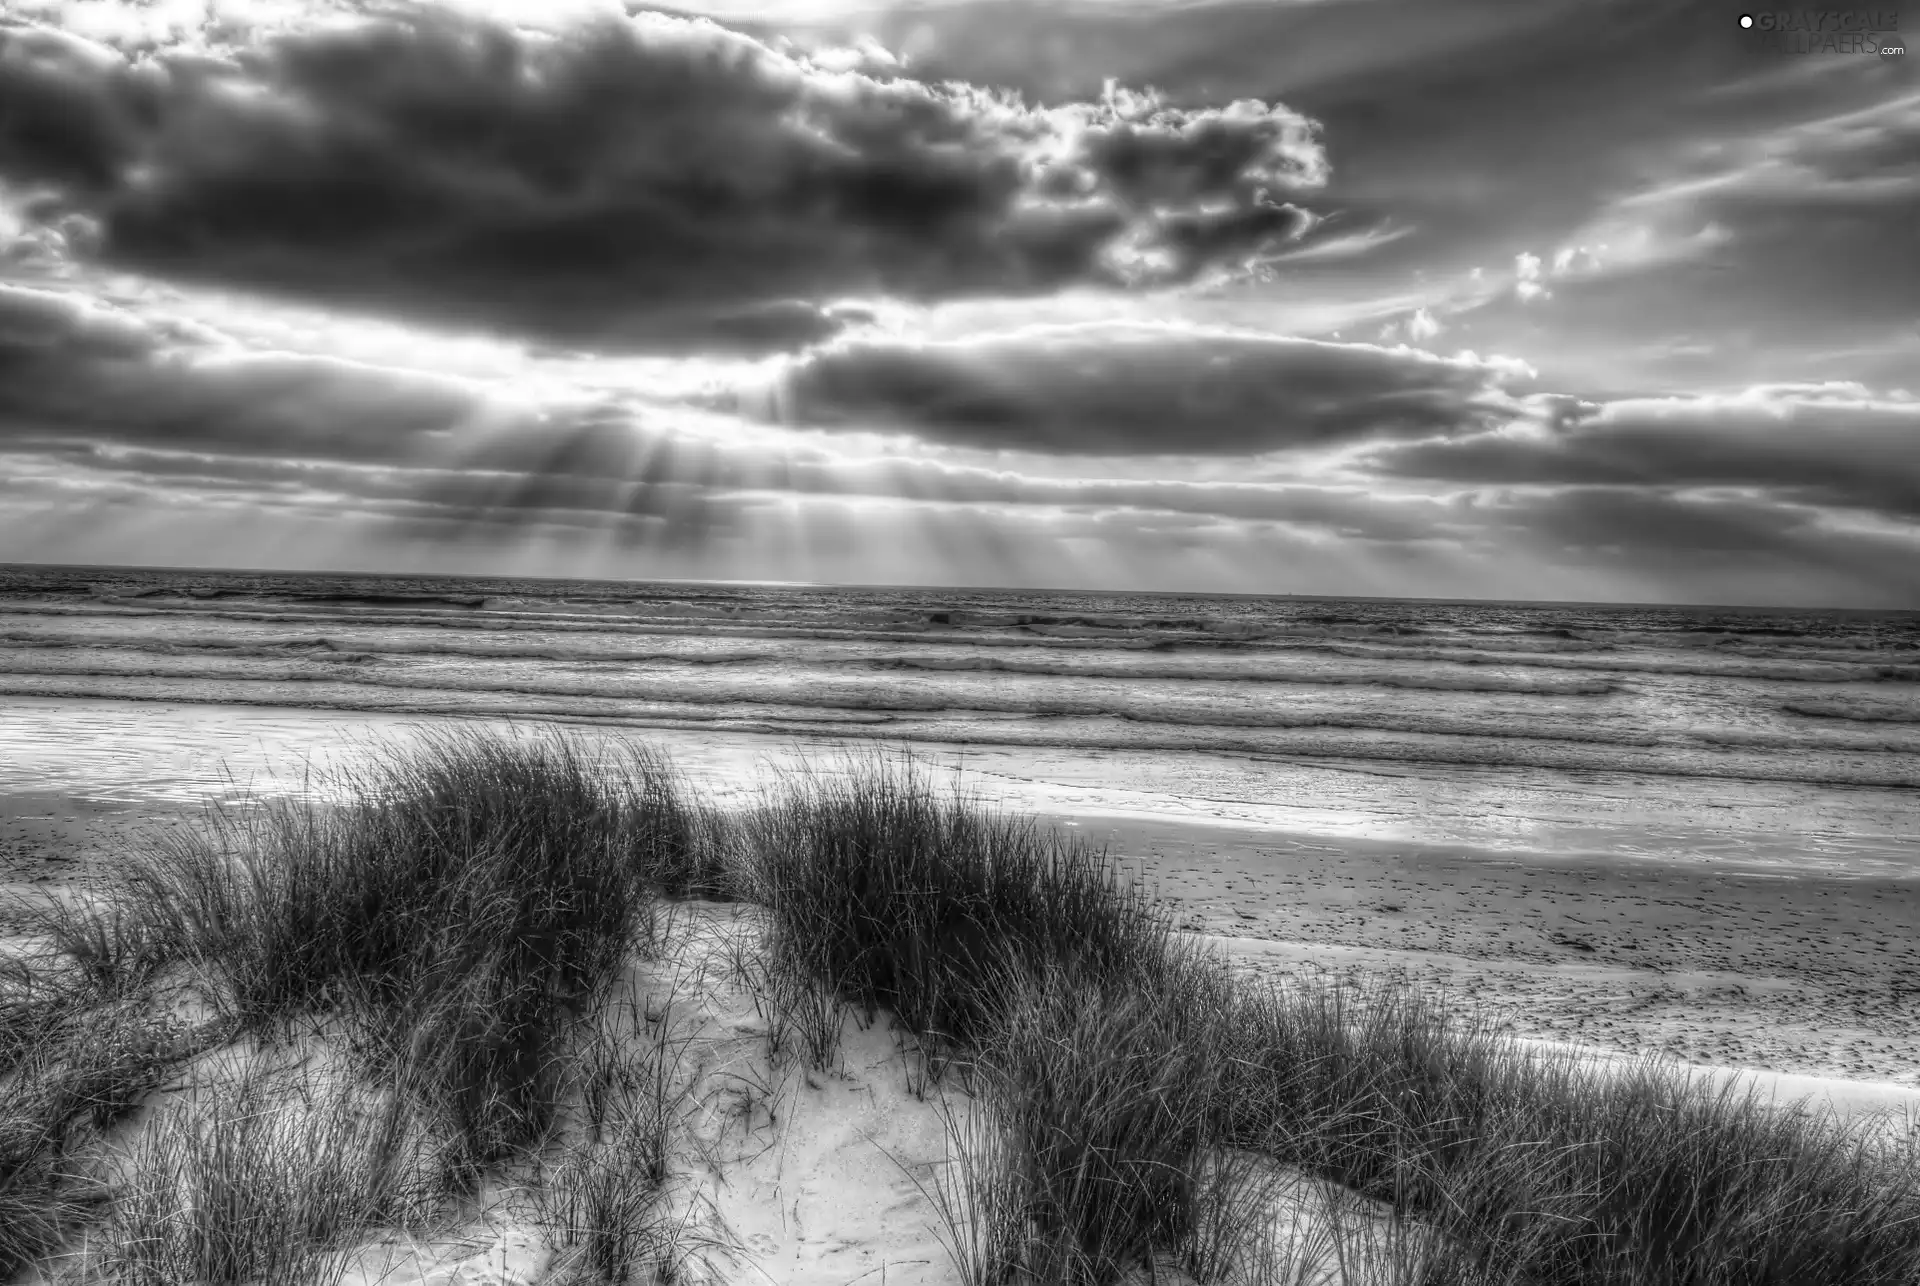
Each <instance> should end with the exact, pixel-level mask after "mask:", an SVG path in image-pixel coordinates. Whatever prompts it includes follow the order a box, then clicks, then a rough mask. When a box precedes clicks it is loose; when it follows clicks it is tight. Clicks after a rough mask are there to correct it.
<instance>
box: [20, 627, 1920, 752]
mask: <svg viewBox="0 0 1920 1286" xmlns="http://www.w3.org/2000/svg"><path fill="white" fill-rule="evenodd" d="M169 659H170V658H168V657H165V656H163V655H157V654H149V655H145V656H134V655H131V654H122V655H121V656H120V657H119V658H117V659H112V660H111V662H109V658H107V657H103V656H94V657H88V656H85V655H84V654H65V653H56V654H53V655H52V656H50V657H47V658H44V659H43V660H42V661H41V662H39V663H38V664H35V663H33V660H32V658H29V657H25V656H22V655H19V654H14V655H7V654H4V653H0V673H8V674H14V675H30V674H39V675H43V676H48V677H54V676H58V677H64V678H69V679H74V680H79V679H95V680H100V681H102V682H104V683H108V684H110V683H112V682H115V681H120V680H128V679H165V680H181V681H192V682H199V683H204V684H217V683H229V682H241V683H263V682H264V683H281V684H291V685H315V684H319V685H325V684H329V683H338V682H342V681H349V682H351V683H353V684H355V685H358V686H363V687H366V688H368V689H410V690H415V691H434V692H445V693H464V694H466V695H467V696H468V697H469V698H472V699H474V700H476V701H484V700H485V699H488V698H490V697H495V696H499V695H503V694H508V695H514V696H522V697H567V698H579V699H590V700H605V701H614V702H631V701H655V702H662V701H663V702H673V703H678V704H684V705H689V706H700V707H715V708H724V707H728V706H747V705H780V706H789V707H795V708H804V709H810V710H816V711H851V712H869V713H874V712H877V713H884V714H889V715H895V716H909V715H911V716H924V715H934V714H939V715H946V716H951V717H954V718H974V717H981V716H985V717H990V718H991V717H1013V718H1022V719H1043V720H1044V719H1088V718H1094V719H1111V720H1117V721H1121V722H1124V723H1129V724H1141V725H1168V726H1178V727H1188V728H1196V729H1205V728H1213V729H1220V730H1236V729H1260V730H1278V729H1286V730H1292V729H1340V730H1346V731H1351V732H1355V733H1370V734H1387V735H1393V736H1402V737H1416V738H1417V737H1451V738H1473V739H1482V740H1489V741H1500V740H1509V739H1518V740H1528V741H1560V742H1572V743H1581V744H1587V745H1593V746H1608V747H1614V748H1622V749H1654V748H1659V747H1663V746H1665V747H1672V746H1674V745H1678V744H1687V743H1707V744H1716V738H1718V739H1719V743H1720V744H1727V745H1745V746H1748V747H1749V748H1756V749H1760V748H1767V749H1778V750H1784V751H1789V752H1793V751H1804V750H1810V749H1822V748H1830V749H1835V750H1845V751H1848V752H1876V753H1877V752H1880V751H1892V752H1896V753H1897V752H1901V751H1908V750H1912V749H1914V748H1915V747H1914V746H1908V745H1903V744H1892V745H1888V744H1883V743H1882V742H1880V741H1871V742H1867V741H1861V740H1859V739H1852V740H1848V741H1846V742H1844V743H1841V744H1835V745H1833V746H1831V747H1825V746H1823V745H1822V744H1821V743H1820V742H1819V741H1818V739H1809V738H1808V737H1805V736H1801V737H1798V738H1794V737H1784V738H1775V739H1774V740H1773V742H1768V741H1766V740H1765V739H1764V738H1759V737H1757V736H1755V735H1752V734H1748V733H1745V732H1743V731H1741V730H1737V729H1736V730H1715V729H1683V730H1676V731H1675V732H1672V733H1669V734H1664V735H1663V734H1662V733H1659V732H1655V731H1649V730H1647V729H1646V728H1645V727H1643V726H1641V725H1639V724H1637V723H1634V722H1625V721H1615V722H1610V723H1609V722H1599V721H1596V720H1594V719H1592V718H1590V717H1587V716H1585V715H1583V714H1574V713H1569V712H1556V711H1552V710H1550V709H1541V708H1534V707H1531V706H1528V707H1524V708H1523V707H1508V708H1502V707H1498V706H1493V705H1483V706H1480V707H1477V708H1466V709H1452V708H1431V709H1425V710H1422V709H1418V708H1409V707H1407V706H1405V705H1392V704H1382V703H1374V704H1367V703H1355V702H1352V701H1344V700H1343V701H1342V702H1340V703H1339V704H1337V705H1334V706H1326V705H1320V706H1316V705H1314V704H1313V703H1311V702H1307V701H1298V700H1294V701H1285V702H1274V703H1272V704H1264V703H1255V702H1247V701H1238V702H1233V701H1219V700H1213V701H1208V700H1164V699H1157V698H1155V697H1153V696H1150V695H1146V696H1143V695H1142V694H1141V693H1139V692H1137V691H1134V690H1129V689H1124V688H1120V689H1113V688H1107V689H1101V688H1092V689H1086V690H1081V691H1073V690H1064V691H1052V692H1047V693H1035V692H1033V691H1031V690H1028V691H1021V690H1016V689H1011V688H1008V687H1005V686H1003V685H999V684H991V683H989V684H973V685H968V686H966V687H964V688H963V687H959V686H955V685H953V684H940V683H926V684H916V685H904V684H899V683H877V684H876V683H873V682H862V681H860V679H859V678H858V677H857V676H849V675H845V674H841V675H835V676H831V677H826V676H821V675H819V674H817V673H812V674H810V673H808V672H806V671H800V670H786V671H775V672H761V673H759V674H758V675H757V676H756V677H755V678H753V679H750V680H748V679H743V680H736V681H733V682H729V683H715V682H712V681H708V680H701V681H689V680H686V679H678V680H676V679H675V678H673V677H672V676H670V675H663V674H660V673H644V674H620V673H617V672H615V673H604V672H598V673H591V674H582V673H578V672H570V671H564V670H562V671H555V670H540V669H533V668H523V670H522V671H521V672H519V673H493V674H483V673H473V672H470V671H458V670H444V669H443V670H439V671H433V670H427V671H422V670H419V669H408V668H399V669H393V670H387V669H383V668H381V667H378V666H374V667H356V668H354V669H353V670H352V672H351V675H350V678H349V676H348V675H343V674H342V673H341V670H340V667H338V666H335V665H330V664H325V663H324V658H323V664H321V665H319V666H317V667H315V666H312V665H311V663H310V661H309V660H308V658H305V657H300V658H297V659H296V658H291V657H288V656H287V654H286V653H284V652H282V653H280V654H278V655H277V656H274V657H269V658H264V659H262V658H254V657H244V656H236V655H231V654H222V655H219V656H217V657H207V656H192V657H181V658H179V662H180V663H179V664H177V665H169V664H166V662H167V661H168V660H169Z"/></svg>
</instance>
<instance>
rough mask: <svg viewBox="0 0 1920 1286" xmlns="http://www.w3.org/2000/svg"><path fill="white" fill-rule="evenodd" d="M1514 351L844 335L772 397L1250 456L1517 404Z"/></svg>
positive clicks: (856, 416) (956, 425)
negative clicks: (1501, 354)
mask: <svg viewBox="0 0 1920 1286" xmlns="http://www.w3.org/2000/svg"><path fill="white" fill-rule="evenodd" d="M1529 374H1531V372H1529V371H1528V370H1527V368H1526V367H1525V365H1524V364H1522V363H1517V362H1512V361H1499V360H1491V359H1485V360H1483V359H1481V358H1478V357H1474V356H1472V355H1470V354H1469V355H1465V356H1461V357H1451V358H1449V357H1441V356H1439V355H1437V354H1434V353H1429V352H1423V351H1420V350H1418V349H1413V348H1405V347H1401V348H1382V347H1378V346H1375V345H1370V344H1339V343H1329V342H1324V341H1319V340H1310V339H1297V338H1289V337H1285V336H1276V335H1268V334H1261V333H1259V332H1251V331H1230V330H1222V329H1217V328H1200V327H1192V326H1175V325H1113V324H1105V325H1083V326H1060V327H1049V328H1038V329H1030V330H1023V331H1017V332H1013V333H1009V334H1002V335H994V336H989V337H985V338H979V339H971V340H966V341H956V342H946V343H913V342H901V341H887V340H853V341H848V342H845V343H840V344H835V345H832V346H829V347H826V348H823V349H820V350H817V351H815V352H813V353H811V354H809V355H808V356H806V357H805V358H803V359H800V360H799V361H797V362H796V363H794V364H793V365H792V366H791V367H790V369H789V370H788V371H787V372H786V373H785V375H784V377H783V378H782V380H781V381H780V383H779V385H778V387H777V389H776V392H775V395H774V396H773V397H772V398H771V399H770V402H771V405H770V406H769V407H768V408H767V409H769V410H771V411H772V412H773V413H774V414H776V415H777V416H778V417H779V418H782V419H785V420H787V421H788V422H790V423H796V424H803V425H851V426H858V427H862V428H868V429H881V430H887V429H905V430H907V431H910V432H915V433H918V434H920V435H922V436H925V437H928V438H932V439H935V440H939V441H943V442H949V443H954V444H957V445H962V446H971V447H981V448H987V449H992V450H1008V449H1011V450H1021V451H1037V452H1046V453H1057V454H1065V455H1166V454H1180V455H1186V454H1201V455H1249V454H1259V453H1262V452H1268V451H1275V450H1282V449H1287V448H1299V447H1324V446H1337V445H1341V444H1344V443H1349V442H1358V441H1366V440H1369V439H1375V438H1392V437H1401V438H1424V437H1432V436H1435V435H1443V434H1451V433H1457V432H1465V431H1471V430H1473V429H1478V428H1485V427H1489V426H1491V425H1493V424H1496V423H1500V422H1502V421H1503V420H1505V419H1510V418H1512V417H1514V416H1516V415H1519V414H1521V413H1522V411H1523V405H1522V402H1521V401H1520V399H1519V398H1518V397H1517V396H1516V395H1514V394H1513V393H1512V392H1510V391H1509V390H1508V388H1507V387H1506V386H1507V385H1508V384H1510V383H1516V382H1521V381H1523V380H1524V379H1525V377H1526V376H1528V375H1529Z"/></svg>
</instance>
